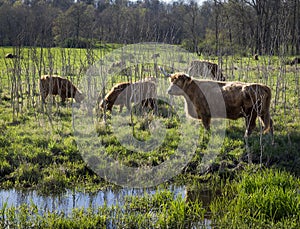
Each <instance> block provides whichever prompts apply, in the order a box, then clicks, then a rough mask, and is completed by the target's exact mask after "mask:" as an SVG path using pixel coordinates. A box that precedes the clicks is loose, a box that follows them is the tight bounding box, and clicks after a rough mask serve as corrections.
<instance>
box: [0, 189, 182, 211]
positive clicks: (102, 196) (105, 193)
mask: <svg viewBox="0 0 300 229" xmlns="http://www.w3.org/2000/svg"><path fill="white" fill-rule="evenodd" d="M169 190H170V191H172V192H173V193H174V194H175V195H176V196H177V195H181V196H182V197H183V198H184V195H185V187H184V186H181V187H174V186H172V187H170V188H169ZM157 191H159V189H126V188H124V189H119V190H111V189H108V190H101V191H99V192H97V193H84V192H78V191H72V190H67V191H66V192H65V193H63V194H61V195H58V196H42V195H39V194H38V193H37V192H36V191H20V190H16V189H9V190H0V209H1V208H3V206H4V204H7V207H11V206H15V207H18V206H21V205H22V204H26V205H30V204H34V205H36V206H37V208H38V209H39V210H40V211H41V212H64V213H65V214H69V213H71V212H72V209H74V208H84V209H87V208H89V207H92V208H97V207H100V206H103V205H104V204H106V205H107V206H112V205H116V204H118V205H120V206H122V205H123V204H124V200H125V197H126V196H143V195H145V194H146V193H147V194H154V193H156V192H157Z"/></svg>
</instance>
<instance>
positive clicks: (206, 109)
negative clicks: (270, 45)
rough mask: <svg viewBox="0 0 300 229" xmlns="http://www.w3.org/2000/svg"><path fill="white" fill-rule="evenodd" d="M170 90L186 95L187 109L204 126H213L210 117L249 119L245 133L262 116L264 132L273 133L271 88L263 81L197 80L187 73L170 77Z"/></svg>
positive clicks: (174, 93) (173, 93) (248, 133)
mask: <svg viewBox="0 0 300 229" xmlns="http://www.w3.org/2000/svg"><path fill="white" fill-rule="evenodd" d="M170 81H171V86H170V87H169V89H168V93H169V94H171V95H178V96H184V98H185V101H186V106H187V107H186V108H187V110H186V112H187V114H189V115H190V116H191V117H193V118H195V119H201V120H202V123H203V125H204V127H205V128H206V129H207V130H209V129H210V121H211V118H228V119H233V120H236V119H238V118H241V117H244V118H245V120H246V132H245V137H247V136H249V135H250V134H251V133H252V131H253V129H254V128H255V121H256V118H257V117H259V119H260V121H261V122H262V124H263V126H264V130H263V131H264V133H265V132H267V131H270V132H271V134H272V135H273V121H272V119H271V117H270V102H271V89H270V88H269V87H268V86H266V85H263V84H258V83H242V82H220V81H211V80H195V79H192V78H190V77H189V76H187V75H185V74H184V73H175V74H173V75H171V77H170Z"/></svg>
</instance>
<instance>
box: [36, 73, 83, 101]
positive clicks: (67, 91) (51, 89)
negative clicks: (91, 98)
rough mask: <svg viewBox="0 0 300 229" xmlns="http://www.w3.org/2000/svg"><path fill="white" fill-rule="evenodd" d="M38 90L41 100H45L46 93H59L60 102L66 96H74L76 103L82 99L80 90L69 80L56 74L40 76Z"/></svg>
mask: <svg viewBox="0 0 300 229" xmlns="http://www.w3.org/2000/svg"><path fill="white" fill-rule="evenodd" d="M40 92H41V96H42V101H43V102H45V100H46V98H47V96H48V94H50V95H59V96H60V97H61V100H62V102H65V101H66V98H74V99H75V100H76V102H78V103H80V102H81V101H82V100H83V99H84V95H83V94H82V92H81V91H80V90H79V89H77V88H76V87H75V86H74V85H73V84H72V82H71V81H69V80H68V79H66V78H63V77H61V76H58V75H43V76H41V79H40Z"/></svg>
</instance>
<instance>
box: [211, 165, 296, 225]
mask: <svg viewBox="0 0 300 229" xmlns="http://www.w3.org/2000/svg"><path fill="white" fill-rule="evenodd" d="M299 188H300V180H299V179H297V178H295V177H293V176H292V175H290V174H288V173H287V172H283V171H276V170H269V169H266V170H254V171H253V170H252V171H247V172H243V173H242V174H241V175H240V178H239V179H238V180H236V181H234V182H233V183H232V184H228V186H227V188H226V189H225V191H224V192H223V196H222V197H220V198H218V199H217V200H215V201H214V202H213V203H212V204H211V210H212V214H213V216H212V217H213V219H214V224H216V225H222V227H224V226H225V225H227V226H230V227H232V228H244V227H255V228H256V227H263V228H281V227H282V226H286V225H289V228H297V227H298V225H299V224H298V225H297V223H299V222H300V214H299V208H300V197H299V190H300V189H299Z"/></svg>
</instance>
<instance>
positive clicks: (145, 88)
mask: <svg viewBox="0 0 300 229" xmlns="http://www.w3.org/2000/svg"><path fill="white" fill-rule="evenodd" d="M155 98H156V85H155V83H154V82H152V81H151V80H144V81H138V82H136V83H129V82H123V83H118V84H116V85H115V86H113V87H112V89H111V90H110V91H109V92H108V93H107V94H106V96H105V98H104V99H103V100H102V101H101V102H100V108H102V109H104V108H105V109H106V110H109V111H112V108H113V106H114V105H118V106H120V112H122V109H123V107H124V106H126V108H127V109H128V110H130V109H131V103H142V105H143V106H148V107H150V108H151V109H154V106H155ZM99 99H100V97H99ZM98 101H99V100H98Z"/></svg>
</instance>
